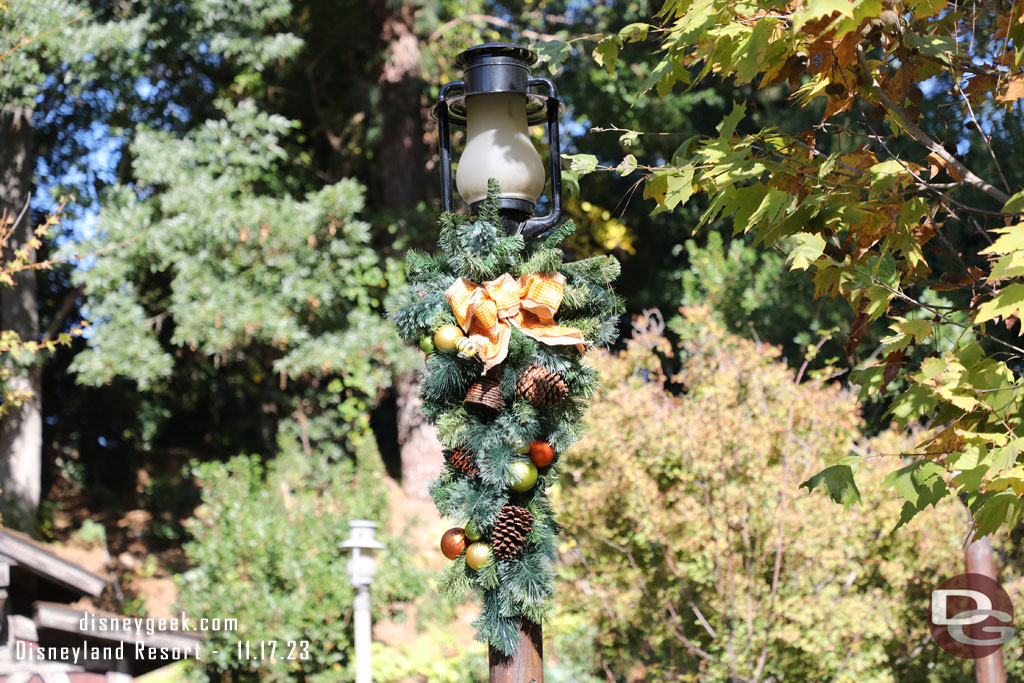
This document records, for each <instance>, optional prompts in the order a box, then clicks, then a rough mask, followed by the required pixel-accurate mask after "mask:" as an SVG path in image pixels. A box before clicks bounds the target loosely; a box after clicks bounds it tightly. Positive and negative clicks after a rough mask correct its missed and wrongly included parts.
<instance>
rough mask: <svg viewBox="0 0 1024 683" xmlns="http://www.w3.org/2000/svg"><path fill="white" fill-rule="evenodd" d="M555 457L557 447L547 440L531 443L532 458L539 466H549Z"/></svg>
mask: <svg viewBox="0 0 1024 683" xmlns="http://www.w3.org/2000/svg"><path fill="white" fill-rule="evenodd" d="M554 459H555V449H553V448H552V447H551V444H549V443H548V442H547V441H533V442H531V443H530V460H531V461H533V464H534V465H536V466H537V467H547V466H548V465H550V464H551V461H552V460H554Z"/></svg>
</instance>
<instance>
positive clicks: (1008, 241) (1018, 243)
mask: <svg viewBox="0 0 1024 683" xmlns="http://www.w3.org/2000/svg"><path fill="white" fill-rule="evenodd" d="M1010 201H1011V202H1012V201H1013V199H1012V198H1011V199H1010ZM1007 204H1009V202H1007ZM995 232H997V233H999V234H1000V237H999V238H998V239H997V240H996V241H995V242H993V243H992V244H991V245H989V246H987V247H985V248H984V249H982V250H981V253H982V254H1009V253H1011V252H1014V251H1024V223H1018V224H1017V225H1011V226H1009V227H1006V228H999V229H998V230H995Z"/></svg>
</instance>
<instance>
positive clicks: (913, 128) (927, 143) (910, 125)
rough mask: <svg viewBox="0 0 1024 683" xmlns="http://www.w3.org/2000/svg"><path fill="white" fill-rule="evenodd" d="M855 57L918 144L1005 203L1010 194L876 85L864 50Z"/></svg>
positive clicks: (875, 92)
mask: <svg viewBox="0 0 1024 683" xmlns="http://www.w3.org/2000/svg"><path fill="white" fill-rule="evenodd" d="M857 59H858V60H859V61H860V68H861V71H862V72H863V74H864V79H865V80H866V82H867V83H868V87H869V88H870V89H871V93H872V94H873V95H874V96H875V97H877V98H878V99H879V101H880V102H881V103H882V104H883V105H885V107H886V109H888V110H889V111H890V112H892V114H893V115H894V116H895V117H896V119H897V123H899V125H900V126H901V127H902V128H903V129H904V130H905V131H907V133H908V134H910V137H912V138H914V140H916V141H917V142H918V143H919V144H921V145H922V146H924V147H925V148H927V149H928V151H929V152H932V153H933V154H935V155H936V156H937V157H939V158H940V159H942V160H943V161H945V162H946V163H947V164H949V165H950V167H951V168H953V169H954V170H956V171H957V172H958V173H960V175H962V176H963V177H964V182H966V183H967V184H969V185H971V186H972V187H974V188H976V189H978V190H981V191H982V192H984V193H985V194H987V195H988V196H990V197H992V198H993V199H996V200H998V201H999V202H1000V203H1001V204H1005V203H1006V202H1007V201H1009V199H1010V195H1008V194H1006V193H1005V192H1003V191H1002V190H1000V189H999V188H998V187H994V186H993V185H991V184H990V183H988V182H986V181H985V180H983V179H982V178H979V177H978V176H977V175H975V174H974V172H973V171H971V169H969V168H967V167H966V166H964V165H963V164H962V163H961V162H960V160H959V159H957V158H956V157H955V156H953V155H952V154H950V153H949V152H947V151H946V148H945V147H943V146H942V145H940V144H939V143H938V142H936V141H935V140H932V139H931V138H930V137H929V136H928V134H927V133H925V132H924V131H923V130H921V128H920V127H918V125H917V124H916V123H914V122H913V121H911V120H910V118H909V117H908V116H907V113H906V112H905V111H903V108H902V107H900V106H899V105H898V104H896V103H895V102H893V101H892V99H891V98H890V97H889V96H888V95H886V94H885V92H884V91H883V90H882V89H881V88H880V87H879V86H878V82H877V81H876V80H875V77H874V76H873V75H872V73H871V70H870V69H869V68H868V61H867V58H866V57H865V56H864V51H863V50H862V49H860V48H857Z"/></svg>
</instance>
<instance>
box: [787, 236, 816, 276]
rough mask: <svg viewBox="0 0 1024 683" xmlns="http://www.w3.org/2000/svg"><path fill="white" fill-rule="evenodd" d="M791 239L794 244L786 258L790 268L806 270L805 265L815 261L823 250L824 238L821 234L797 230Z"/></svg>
mask: <svg viewBox="0 0 1024 683" xmlns="http://www.w3.org/2000/svg"><path fill="white" fill-rule="evenodd" d="M793 239H794V240H795V242H796V244H795V246H794V247H793V250H792V251H790V252H789V258H788V259H787V261H788V262H789V264H790V270H807V267H808V266H809V265H811V263H812V262H814V261H817V260H818V258H819V257H820V256H821V254H822V253H823V252H824V251H825V238H823V237H822V236H821V235H815V234H812V233H808V232H798V233H797V234H795V235H793Z"/></svg>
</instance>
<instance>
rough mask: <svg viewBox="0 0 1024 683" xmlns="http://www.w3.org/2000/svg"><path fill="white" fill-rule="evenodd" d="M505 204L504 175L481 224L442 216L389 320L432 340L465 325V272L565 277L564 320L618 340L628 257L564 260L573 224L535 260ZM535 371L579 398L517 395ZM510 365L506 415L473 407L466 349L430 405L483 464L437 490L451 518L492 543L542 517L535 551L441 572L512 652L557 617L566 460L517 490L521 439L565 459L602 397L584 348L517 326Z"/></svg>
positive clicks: (480, 276) (440, 377)
mask: <svg viewBox="0 0 1024 683" xmlns="http://www.w3.org/2000/svg"><path fill="white" fill-rule="evenodd" d="M498 198H499V188H498V186H497V183H496V182H494V181H493V180H492V181H491V182H489V183H488V196H487V199H486V200H485V202H484V204H483V207H482V209H481V211H480V215H479V216H477V217H476V218H475V219H466V218H464V217H461V216H458V215H456V214H443V215H442V216H441V217H440V219H439V220H438V224H439V226H440V237H439V239H438V245H439V246H440V249H441V254H440V255H439V256H431V255H425V254H420V253H416V252H411V253H410V254H409V259H408V262H409V289H408V291H407V292H405V293H404V294H401V295H399V296H397V297H395V298H394V299H393V303H392V310H391V313H390V315H389V317H390V319H391V320H392V321H393V322H394V324H395V325H396V326H397V327H398V328H399V331H400V333H401V335H402V337H403V338H404V339H407V340H409V341H414V340H416V339H417V338H419V337H420V336H421V335H424V334H432V333H433V332H434V331H435V330H436V329H437V327H438V326H439V325H441V324H452V323H454V322H455V321H454V316H452V313H451V310H450V307H449V306H448V304H447V301H445V300H444V293H445V292H446V291H447V289H448V287H450V286H451V284H452V283H453V282H454V280H455V278H457V277H462V278H466V279H468V280H471V281H473V282H476V283H481V284H482V283H483V282H486V281H489V280H493V279H495V278H497V277H500V276H501V274H503V273H509V274H511V275H513V276H519V275H524V274H529V273H543V274H552V273H561V274H562V275H563V276H565V279H566V289H565V292H564V295H563V301H562V305H561V308H560V310H559V311H558V313H557V314H556V316H555V322H556V324H559V325H563V326H567V327H574V328H576V329H579V330H580V331H581V332H582V333H583V336H584V338H585V339H586V340H587V341H588V342H590V343H591V344H592V345H603V344H607V343H609V342H610V341H612V340H613V339H614V332H615V329H616V319H615V313H616V311H617V310H618V308H616V307H617V306H619V305H620V303H619V302H620V300H619V299H618V298H617V297H616V296H615V294H614V293H613V292H612V291H611V289H610V286H609V285H610V282H611V280H612V279H614V277H615V276H616V275H617V274H618V272H619V266H618V262H617V261H616V260H615V259H614V258H611V257H605V256H599V257H594V258H590V259H587V260H585V261H580V262H577V263H562V258H563V254H562V252H561V250H560V249H558V245H559V244H561V243H562V242H563V241H564V240H565V239H566V238H567V237H568V236H569V235H571V234H572V233H573V231H574V230H575V226H574V225H572V224H571V223H566V224H565V225H563V226H561V227H559V228H558V229H556V230H555V231H554V232H553V233H551V235H550V236H548V237H547V238H546V239H545V240H544V242H543V243H542V244H541V246H540V248H539V249H536V250H533V252H532V254H530V253H527V249H526V245H525V244H524V242H523V238H522V236H521V235H506V234H505V232H504V230H503V227H502V220H501V214H500V210H499V202H498ZM533 365H538V366H541V367H543V368H545V369H546V370H548V371H550V372H553V373H557V374H558V375H560V376H561V377H562V379H563V381H564V382H565V386H566V387H567V388H568V392H569V393H568V396H567V397H566V398H565V399H563V400H559V401H556V402H555V403H553V404H552V405H549V406H546V407H537V406H535V405H532V404H531V403H529V402H528V401H525V400H519V399H517V397H516V384H517V381H518V379H519V378H520V377H521V375H522V373H523V372H524V371H525V370H526V369H527V368H528V367H530V366H533ZM499 367H500V370H501V373H500V375H501V376H500V379H499V382H500V386H501V394H502V398H503V400H504V406H503V408H502V410H501V411H500V412H498V413H497V414H496V415H484V414H480V413H477V412H474V411H473V410H468V409H467V408H466V406H465V405H464V404H463V400H464V398H465V395H466V391H467V389H468V387H469V385H470V384H471V383H472V382H473V381H475V380H476V379H477V378H479V377H480V374H481V370H482V366H481V363H480V361H479V360H478V359H476V358H462V357H459V356H457V355H455V354H454V353H441V352H437V353H433V354H431V355H430V356H429V357H428V360H427V363H426V369H425V372H424V375H423V381H422V384H421V389H420V398H421V399H422V403H423V414H424V416H425V417H426V419H427V420H428V421H429V422H431V423H432V424H434V425H435V426H436V427H437V431H438V437H439V438H440V440H441V442H442V444H444V445H445V447H446V448H449V449H454V448H456V447H464V448H466V449H467V450H468V451H469V452H471V453H472V454H473V460H474V464H475V467H476V468H477V469H479V472H476V471H475V470H473V469H472V468H460V469H459V471H456V470H455V469H454V468H453V467H451V466H449V467H446V468H445V470H444V471H443V472H442V474H441V475H440V476H439V477H438V478H437V479H436V480H434V481H433V482H431V485H430V494H431V497H432V498H433V499H434V503H435V504H436V506H437V509H438V511H439V512H440V513H441V515H443V516H445V517H450V518H451V519H452V520H454V521H455V522H456V523H457V524H460V525H465V524H468V523H470V522H472V523H473V524H474V525H475V526H476V527H477V528H478V529H479V530H481V532H482V533H483V534H484V535H485V536H484V537H485V539H487V538H489V536H488V534H489V533H491V532H492V531H493V525H494V522H495V518H496V517H497V515H498V513H499V512H500V510H501V509H502V508H503V507H505V506H506V505H516V506H520V507H524V508H526V509H527V510H528V511H529V512H530V514H532V515H533V519H534V522H533V525H532V527H531V528H530V530H529V532H528V533H527V535H526V541H525V545H524V546H523V547H522V550H521V552H520V554H519V555H518V556H516V557H515V558H513V559H499V558H496V557H494V556H492V558H491V560H490V561H489V562H488V563H487V564H486V565H485V566H483V567H482V568H480V569H479V570H477V571H474V570H472V569H470V568H469V567H468V565H467V564H466V562H465V560H463V559H462V558H459V559H457V560H455V561H454V562H453V563H452V564H451V565H449V566H448V567H446V568H445V569H444V570H442V572H441V573H440V574H439V575H438V577H437V581H438V589H439V590H440V591H441V592H442V593H443V594H444V595H446V596H448V597H450V598H452V599H457V598H458V596H460V595H461V594H462V593H464V592H465V591H467V590H473V591H475V592H477V593H478V595H479V596H480V598H481V605H482V611H481V614H480V617H479V618H478V619H477V620H476V621H475V622H474V623H475V625H476V628H477V638H478V639H480V640H484V641H487V642H489V643H490V644H491V645H492V646H493V647H494V648H496V649H497V650H499V651H500V652H503V653H505V654H506V655H512V654H514V652H515V647H516V644H517V642H518V635H519V634H518V630H519V625H520V623H521V621H522V620H523V619H528V620H530V621H533V622H535V623H540V622H541V621H543V620H544V619H545V618H546V617H547V616H548V615H549V614H550V612H551V608H552V596H553V595H554V590H555V572H554V562H555V558H556V556H557V550H558V535H559V532H560V527H559V526H558V523H557V521H556V520H555V518H554V513H553V511H552V510H551V506H550V503H549V501H548V497H547V490H548V489H549V488H550V487H551V486H552V485H554V483H555V482H556V481H557V479H558V472H557V463H558V459H557V458H556V460H555V462H554V463H552V464H551V465H549V466H547V467H544V468H542V469H541V471H540V472H539V476H538V479H537V483H536V484H535V485H534V486H533V488H532V489H530V490H528V491H525V492H516V491H513V490H512V489H511V488H510V485H511V484H512V483H514V477H513V468H512V464H513V463H515V462H517V461H523V460H524V459H526V457H527V456H524V455H523V454H521V453H519V452H518V451H517V450H516V447H515V446H514V445H513V444H524V443H529V442H531V441H537V440H543V441H547V442H548V443H549V444H551V447H552V448H553V449H554V450H555V452H556V453H560V452H562V451H564V450H565V449H566V448H568V447H569V446H571V445H572V444H573V443H575V442H576V441H577V440H578V439H579V438H580V436H581V435H582V431H583V415H584V412H585V410H586V407H587V399H588V398H589V397H590V396H591V395H593V393H594V391H595V390H596V388H597V385H598V379H597V376H596V374H595V373H594V371H593V370H592V369H591V368H590V367H589V366H587V365H586V363H585V362H584V360H583V357H582V356H581V355H580V354H579V352H578V351H577V350H576V349H575V348H574V347H552V346H547V345H546V344H543V343H540V342H538V341H536V340H534V339H531V338H529V337H527V336H526V335H525V334H523V332H522V331H521V330H519V329H518V328H517V327H515V326H513V327H512V330H511V337H510V340H509V346H508V353H507V355H506V357H505V359H504V361H503V362H502V363H501V365H500V366H499Z"/></svg>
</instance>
